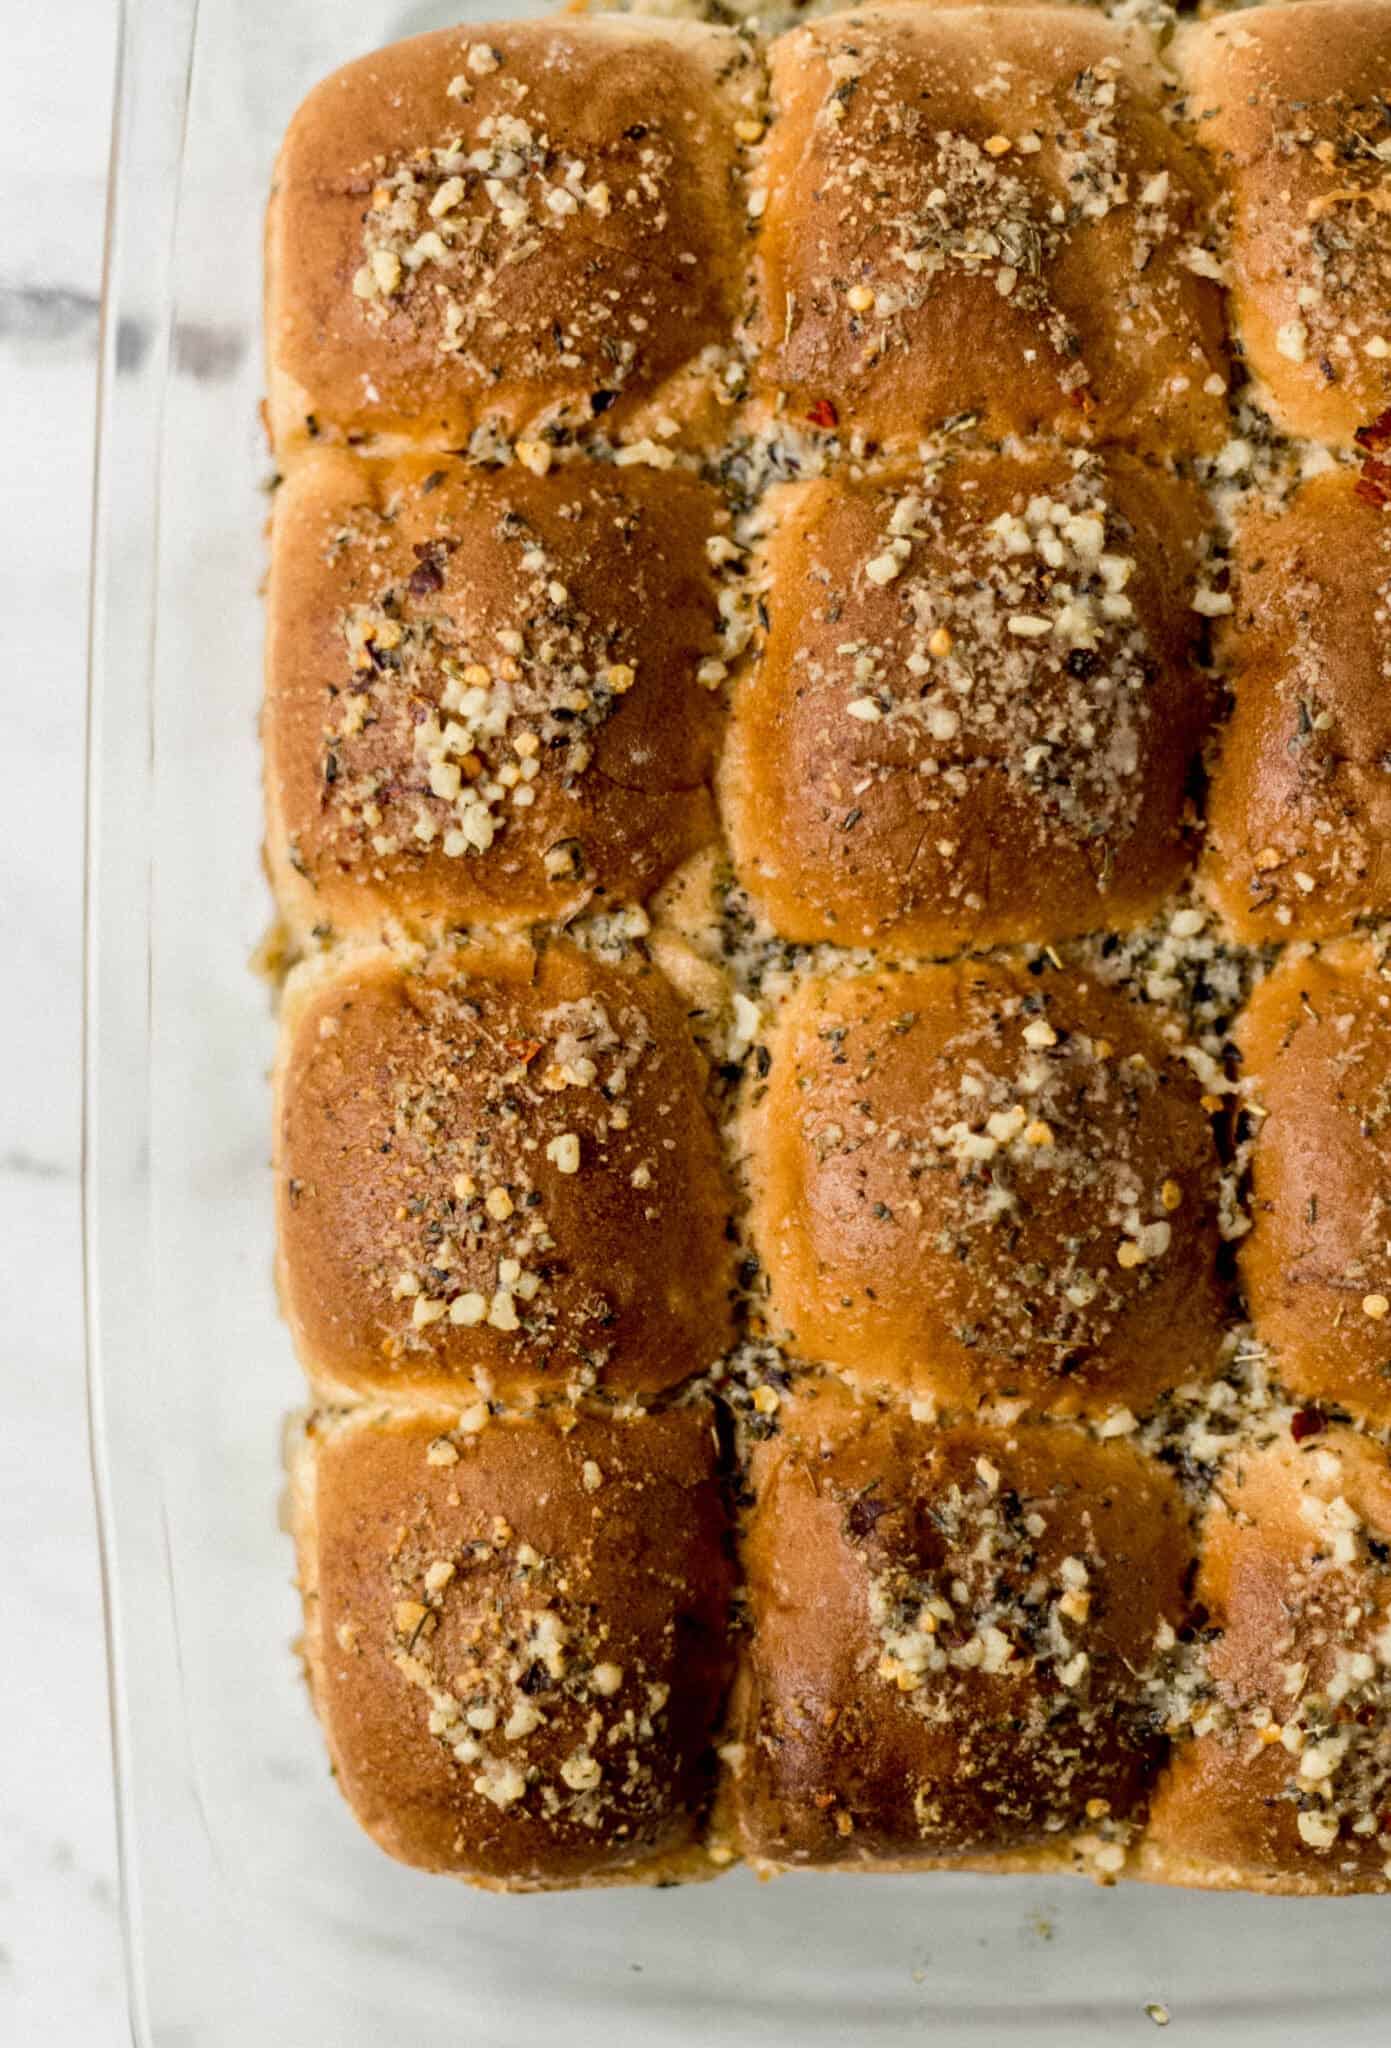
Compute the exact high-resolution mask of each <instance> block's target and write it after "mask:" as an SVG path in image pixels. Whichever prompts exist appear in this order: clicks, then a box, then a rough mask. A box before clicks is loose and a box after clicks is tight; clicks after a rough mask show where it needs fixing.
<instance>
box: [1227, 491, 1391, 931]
mask: <svg viewBox="0 0 1391 2048" xmlns="http://www.w3.org/2000/svg"><path fill="white" fill-rule="evenodd" d="M1236 565H1237V567H1236V577H1235V581H1234V586H1233V609H1232V612H1231V615H1230V617H1229V618H1228V620H1227V621H1226V626H1225V631H1224V633H1223V636H1222V648H1223V655H1224V661H1225V667H1226V671H1227V678H1228V681H1229V684H1230V687H1231V690H1232V696H1233V709H1232V715H1231V717H1230V719H1229V720H1228V721H1227V723H1226V726H1225V728H1224V730H1223V734H1222V741H1221V752H1220V756H1219V759H1218V762H1217V765H1216V767H1215V769H1214V772H1213V775H1212V780H1211V783H1210V786H1209V790H1208V801H1207V819H1208V824H1207V854H1206V859H1205V861H1204V864H1203V876H1204V881H1205V883H1206V885H1207V888H1208V890H1209V892H1210V894H1211V896H1212V898H1213V900H1214V901H1215V903H1216V904H1217V906H1218V908H1219V909H1220V910H1221V912H1222V915H1223V917H1224V918H1225V919H1226V922H1227V923H1228V925H1229V926H1230V927H1231V928H1232V930H1233V931H1234V932H1235V933H1236V934H1238V936H1239V937H1241V938H1242V939H1244V940H1247V941H1248V942H1250V943H1253V944H1261V943H1264V942H1266V941H1269V940H1272V939H1285V938H1324V937H1327V936H1328V935H1329V934H1330V933H1333V932H1338V931H1346V930H1347V929H1348V928H1349V927H1350V926H1351V925H1352V923H1353V921H1354V919H1356V918H1358V917H1360V916H1363V915H1368V914H1370V915H1380V916H1385V915H1386V913H1387V912H1388V911H1391V512H1388V511H1386V510H1384V509H1383V508H1382V507H1381V506H1379V505H1377V504H1374V503H1371V502H1369V500H1368V499H1367V498H1366V497H1365V496H1364V495H1363V494H1362V493H1361V492H1360V491H1359V488H1358V484H1357V480H1356V478H1355V476H1354V475H1352V474H1350V473H1349V472H1347V471H1346V470H1337V471H1334V472H1332V473H1330V474H1328V475H1326V476H1320V477H1317V478H1315V479H1314V481H1313V482H1311V483H1307V484H1305V485H1304V487H1303V488H1302V489H1301V490H1300V491H1298V492H1297V493H1296V494H1295V496H1294V498H1293V499H1292V500H1291V502H1290V503H1289V504H1287V505H1284V506H1282V507H1280V509H1279V510H1276V511H1266V510H1261V509H1256V510H1254V511H1252V512H1251V513H1249V514H1248V516H1247V517H1246V519H1245V520H1244V522H1243V524H1242V527H1241V531H1240V535H1239V538H1238V543H1237V555H1236Z"/></svg>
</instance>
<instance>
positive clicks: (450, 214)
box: [266, 15, 761, 454]
mask: <svg viewBox="0 0 1391 2048" xmlns="http://www.w3.org/2000/svg"><path fill="white" fill-rule="evenodd" d="M760 93H761V80H760V74H759V69H758V66H757V65H756V64H755V62H754V61H753V58H752V56H751V54H750V51H749V48H748V45H747V44H746V43H745V42H744V41H743V40H742V39H741V38H740V37H738V36H737V35H735V34H734V33H733V32H732V31H730V30H728V29H722V28H710V27H706V26H704V25H702V24H698V23H695V22H657V21H649V20H639V19H636V18H634V17H632V16H626V17H622V18H619V17H605V16H602V15H600V16H594V17H588V18H586V19H583V20H576V19H574V18H573V17H571V18H569V19H565V18H561V19H558V20H545V21H508V22H495V23H493V24H491V25H489V26H487V27H480V28H470V29H462V28H460V29H446V30H441V31H439V32H438V33H437V34H433V35H423V36H415V37H412V38H411V39H410V40H409V41H407V42H402V43H395V44H393V45H392V46H391V47H390V48H389V49H386V50H380V51H378V52H377V53H376V54H375V55H373V56H370V57H363V58H360V59H359V60H358V61H357V62H356V63H353V64H348V65H345V66H344V67H343V69H342V70H341V71H336V72H334V73H333V75H332V76H331V77H329V78H326V79H325V80H324V81H323V82H322V84H320V85H318V86H317V87H316V88H315V89H314V91H313V92H312V93H311V94H310V95H309V97H308V99H307V100H305V102H304V104H303V105H302V106H301V107H300V109H299V112H298V113H297V114H296V115H295V118H294V120H293V121H292V122H291V124H290V128H289V132H288V133H287V135H286V138H285V142H284V145H283V147H282V149H281V153H280V158H279V162H278V163H277V166H276V171H275V181H274V187H273V192H272V198H271V205H270V214H269V218H268V222H267V234H266V285H267V292H266V333H267V338H268V349H269V357H270V365H269V368H270V424H271V432H272V437H273V439H274V441H275V444H276V447H277V449H278V450H279V451H280V452H281V453H282V454H283V453H285V452H286V451H287V450H289V449H292V448H294V447H296V446H299V445H303V443H304V442H305V441H306V440H310V439H313V438H314V437H315V436H316V435H318V434H321V433H324V432H331V433H333V434H340V435H341V434H347V435H352V436H376V435H388V436H396V435H407V436H409V437H410V438H411V439H412V440H414V441H419V442H424V443H426V444H428V445H430V446H433V447H453V446H457V445H459V444H461V443H462V442H465V441H467V440H468V439H469V437H470V435H471V434H473V433H474V432H475V431H476V430H478V429H480V428H486V429H491V430H497V431H500V432H503V433H509V434H510V433H516V432H520V431H522V430H524V429H526V430H530V431H531V432H533V433H535V432H538V431H541V430H542V429H548V430H552V431H559V432H562V433H564V432H570V431H573V430H575V429H583V428H585V427H587V426H589V425H590V424H591V423H592V422H595V421H602V423H603V426H604V428H605V430H606V431H609V432H614V431H617V432H619V433H620V434H623V433H628V432H657V433H659V434H660V433H662V432H663V431H665V426H666V423H667V422H668V421H669V420H672V419H674V420H675V421H676V422H677V424H678V425H682V424H685V423H687V422H688V421H690V420H692V419H693V418H694V419H695V420H698V419H699V416H700V414H701V412H702V410H703V411H705V412H706V413H710V412H714V413H715V416H716V418H717V419H718V418H719V414H718V410H717V409H716V408H714V407H713V406H712V397H711V394H712V391H713V388H714V387H715V385H716V384H717V382H718V380H719V378H720V376H721V374H722V372H723V371H724V369H725V367H726V362H725V358H726V351H727V347H728V341H729V336H730V331H731V329H732V327H733V325H734V323H735V320H736V318H737V315H738V311H739V298H740V292H741V288H742V273H743V258H742V253H741V239H742V235H743V227H744V201H743V196H742V193H741V191H740V190H739V189H738V179H737V159H738V150H739V144H738V139H737V137H736V135H735V126H736V123H739V122H748V121H749V117H750V115H751V114H753V113H754V112H756V108H757V103H758V98H759V95H760ZM750 132H756V129H752V128H751V129H750ZM708 424H709V422H707V425H708Z"/></svg>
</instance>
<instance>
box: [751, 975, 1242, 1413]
mask: <svg viewBox="0 0 1391 2048" xmlns="http://www.w3.org/2000/svg"><path fill="white" fill-rule="evenodd" d="M1040 966H1041V970H1042V971H1041V972H1040V973H1039V974H1037V975H1034V974H1032V973H1030V972H1028V971H1027V969H1025V968H1022V967H1019V966H1016V965H1014V964H1011V963H1009V962H1004V961H1000V962H993V961H976V960H972V961H963V962H957V963H955V964H952V965H949V966H942V967H931V968H924V969H921V970H918V971H915V972H904V973H899V974H875V975H863V976H855V977H853V978H846V979H841V980H834V979H826V980H818V981H812V982H809V983H807V984H806V985H805V986H804V987H803V988H802V989H800V990H799V991H798V993H797V994H796V995H795V996H794V997H793V998H792V999H791V1000H790V1002H789V1003H788V1005H787V1008H786V1010H785V1011H784V1014H783V1016H782V1018H781V1020H780V1022H779V1024H778V1026H777V1028H776V1031H775V1032H774V1034H773V1036H772V1040H771V1047H770V1050H771V1056H772V1064H771V1070H770V1073H769V1077H768V1080H767V1082H766V1083H764V1084H761V1086H760V1087H759V1088H758V1089H756V1090H755V1091H753V1093H752V1095H751V1099H750V1103H749V1107H748V1109H747V1111H746V1127H745V1131H744V1134H743V1135H744V1144H745V1147H746V1151H747V1156H748V1165H749V1177H750V1181H751V1184H752V1214H751V1228H752V1236H753V1240H754V1242H755V1244H756V1245H757V1246H758V1248H759V1250H760V1252H761V1255H762V1258H763V1262H764V1265H765V1268H766V1272H767V1301H766V1310H765V1313H766V1316H767V1322H768V1328H769V1333H770V1334H771V1335H772V1336H773V1337H774V1338H775V1339H777V1340H779V1341H781V1342H783V1343H785V1345H786V1346H787V1348H788V1349H789V1350H791V1351H792V1352H794V1353H796V1354H799V1355H800V1356H802V1357H803V1358H810V1359H825V1360H828V1361H830V1362H832V1363H834V1364H835V1365H836V1366H837V1367H839V1368H840V1370H842V1371H843V1372H844V1373H845V1374H846V1375H847V1376H848V1377H849V1378H850V1379H852V1380H853V1381H856V1382H858V1383H861V1384H868V1385H884V1386H892V1387H896V1388H899V1389H901V1390H904V1391H906V1392H908V1393H910V1394H912V1395H915V1396H931V1397H933V1398H935V1399H936V1400H938V1401H939V1402H941V1403H942V1404H944V1405H945V1406H946V1407H948V1408H950V1409H956V1410H964V1411H966V1412H967V1413H970V1412H971V1411H973V1410H974V1409H975V1408H976V1407H977V1406H978V1405H979V1404H981V1403H982V1402H989V1401H993V1400H998V1399H1001V1398H1006V1397H1007V1398H1010V1399H1015V1400H1019V1401H1021V1402H1023V1403H1024V1404H1026V1405H1028V1406H1032V1407H1037V1408H1040V1409H1048V1410H1051V1411H1055V1412H1064V1413H1065V1412H1070V1411H1073V1410H1082V1409H1086V1410H1089V1411H1098V1410H1099V1411H1107V1410H1109V1409H1112V1408H1117V1407H1121V1406H1129V1407H1130V1408H1132V1409H1134V1410H1135V1411H1136V1412H1139V1411H1141V1410H1142V1409H1143V1408H1144V1407H1145V1406H1146V1405H1148V1403H1149V1402H1150V1401H1151V1400H1152V1398H1153V1397H1154V1396H1155V1395H1156V1394H1157V1393H1158V1392H1159V1391H1160V1390H1161V1389H1162V1388H1164V1387H1168V1386H1172V1385H1175V1384H1176V1383H1177V1382H1178V1381H1180V1380H1182V1379H1184V1378H1185V1377H1187V1376H1189V1375H1190V1374H1197V1375H1199V1376H1201V1375H1203V1374H1205V1373H1206V1372H1207V1371H1209V1370H1210V1369H1211V1368H1212V1366H1213V1364H1214V1363H1215V1359H1216V1351H1217V1342H1218V1332H1219V1329H1220V1323H1221V1314H1222V1299H1221V1293H1220V1290H1219V1287H1218V1284H1217V1279H1216V1252H1217V1221H1216V1206H1217V1184H1218V1162H1217V1155H1216V1150H1215V1147H1214V1143H1213V1138H1212V1133H1211V1129H1210V1126H1209V1122H1208V1118H1207V1115H1206V1113H1205V1111H1204V1109H1203V1107H1202V1103H1201V1101H1200V1098H1199V1091H1198V1087H1197V1084H1196V1083H1195V1082H1194V1080H1193V1078H1192V1076H1191V1074H1190V1073H1189V1072H1188V1070H1187V1068H1186V1066H1185V1065H1184V1064H1183V1062H1182V1061H1181V1060H1180V1059H1178V1058H1177V1057H1176V1056H1175V1055H1174V1054H1172V1053H1170V1052H1169V1051H1168V1049H1167V1048H1166V1047H1165V1046H1164V1044H1163V1043H1162V1041H1161V1040H1160V1039H1159V1038H1158V1036H1157V1034H1156V1033H1155V1032H1154V1031H1153V1029H1152V1028H1151V1026H1150V1025H1149V1024H1148V1022H1147V1021H1146V1019H1145V1018H1144V1017H1143V1016H1142V1014H1141V1013H1140V1012H1139V1011H1138V1010H1136V1009H1135V1008H1134V1007H1133V1006H1131V1005H1130V1004H1128V1003H1127V1002H1126V1001H1125V1000H1124V999H1123V998H1120V997H1118V996H1116V995H1114V994H1111V993H1108V992H1107V991H1105V990H1103V989H1099V988H1097V987H1095V986H1094V985H1091V984H1089V983H1087V982H1086V981H1085V980H1084V979H1082V978H1081V977H1080V976H1078V975H1076V974H1074V973H1073V972H1072V971H1071V970H1067V971H1063V972H1059V971H1056V970H1054V969H1052V968H1051V966H1050V965H1049V964H1048V963H1047V962H1046V961H1043V962H1041V963H1040Z"/></svg>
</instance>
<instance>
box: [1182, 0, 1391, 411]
mask: <svg viewBox="0 0 1391 2048" xmlns="http://www.w3.org/2000/svg"><path fill="white" fill-rule="evenodd" d="M1174 61H1175V62H1176V64H1177V65H1178V68H1179V71H1180V73H1181V75H1182V78H1183V81H1184V85H1185V89H1186V102H1185V105H1186V117H1187V125H1188V128H1189V132H1191V134H1192V135H1193V136H1194V137H1195V139H1196V140H1197V142H1198V143H1199V145H1200V146H1201V147H1202V148H1203V149H1205V150H1206V151H1207V152H1208V153H1209V155H1210V156H1211V158H1212V160H1213V164H1214V167H1215V169H1216V172H1217V174H1218V177H1219V180H1220V182H1221V184H1222V185H1223V187H1224V189H1225V190H1226V191H1227V192H1228V193H1229V194H1230V196H1231V223H1230V237H1231V258H1230V267H1231V289H1232V301H1231V305H1232V316H1233V328H1234V333H1235V337H1236V339H1237V341H1238V342H1239V343H1240V346H1241V349H1242V352H1243V354H1244V357H1245V360H1246V363H1247V366H1248V368H1249V369H1250V370H1251V371H1252V372H1253V373H1254V375H1255V377H1256V379H1257V389H1258V395H1259V396H1260V398H1261V399H1262V401H1263V403H1264V404H1265V405H1266V406H1267V407H1268V408H1269V410H1270V412H1271V414H1272V416H1273V418H1274V419H1275V421H1276V423H1277V425H1279V426H1281V427H1283V428H1285V429H1286V431H1287V432H1289V433H1292V434H1307V435H1310V436H1311V437H1313V438H1314V439H1316V440H1324V441H1329V442H1341V443H1344V444H1347V443H1350V442H1351V440H1352V438H1353V436H1354V434H1355V432H1356V430H1357V429H1358V428H1359V427H1361V426H1364V425H1366V424H1367V423H1368V422H1370V421H1373V420H1375V419H1376V418H1377V417H1378V415H1379V414H1381V413H1382V412H1384V411H1385V410H1386V408H1387V406H1388V405H1391V169H1388V160H1387V158H1386V156H1385V154H1384V151H1385V147H1386V144H1387V143H1388V141H1391V112H1389V111H1388V95H1391V10H1389V9H1388V8H1387V6H1386V4H1385V0H1307V4H1296V5H1292V6H1278V7H1261V8H1256V9H1251V10H1247V9H1242V10H1239V11H1238V12H1236V13H1233V14H1229V15H1226V16H1224V17H1219V18H1217V19H1215V20H1211V21H1208V22H1205V23H1203V24H1202V25H1201V26H1196V27H1192V28H1187V29H1183V30H1181V31H1180V33H1179V35H1178V37H1177V38H1176V40H1175V44H1174Z"/></svg>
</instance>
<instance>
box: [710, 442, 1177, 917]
mask: <svg viewBox="0 0 1391 2048" xmlns="http://www.w3.org/2000/svg"><path fill="white" fill-rule="evenodd" d="M763 516H764V518H765V520H766V523H767V529H768V532H767V538H766V541H765V542H764V544H763V547H762V550H761V557H760V560H759V562H758V563H757V564H756V567H755V573H756V574H757V575H758V576H759V578H760V579H761V584H762V586H763V587H764V588H765V589H766V595H765V597H764V599H763V603H764V609H765V613H766V616H767V618H768V622H769V623H768V627H767V632H766V635H765V636H764V639H763V644H762V646H761V649H760V650H759V652H758V654H757V658H756V659H755V660H754V661H753V662H752V663H751V665H750V667H749V670H748V672H747V673H746V675H745V676H744V678H743V680H742V681H741V682H740V683H739V685H738V688H737V691H736V696H735V712H734V718H733V721H732V729H731V733H730V739H729V744H728V746H727V747H726V749H725V752H724V755H723V761H722V769H721V791H722V809H723V813H724V819H725V824H726V828H727V830H728V833H729V837H730V842H731V846H732V850H733V855H734V860H735V864H736V866H737V868H738V871H739V875H740V879H741V880H742V881H743V883H744V885H745V887H746V888H747V889H748V891H749V892H750V894H751V895H752V896H753V898H754V899H755V901H756V902H757V903H759V904H760V906H761V907H762V909H763V910H764V912H765V914H766V915H767V917H768V918H769V920H770V921H771V923H772V924H773V925H774V926H775V928H776V929H777V931H778V932H779V933H781V934H783V935H784V936H786V937H788V938H793V939H803V940H817V939H833V940H837V941H839V942H840V943H841V944H842V945H852V946H853V945H867V944H872V945H875V946H877V947H878V948H879V949H880V951H881V952H883V953H886V954H889V955H893V954H903V953H913V952H927V953H945V952H952V951H955V950H957V949H958V948H960V947H963V946H982V945H990V944H995V943H998V942H1000V941H1002V940H1011V939H1040V940H1045V939H1055V938H1059V937H1062V936H1064V935H1066V934H1069V933H1074V932H1081V931H1086V930H1088V929H1090V928H1092V927H1095V926H1097V925H1102V924H1105V925H1110V926H1125V925H1130V924H1135V923H1137V922H1139V921H1142V920H1143V919H1144V918H1146V917H1147V916H1149V915H1150V914H1151V913H1152V912H1153V911H1154V910H1155V908H1156V907H1157V906H1158V904H1159V903H1160V901H1161V900H1162V898H1163V897H1164V896H1165V895H1166V894H1167V893H1168V891H1169V890H1170V889H1172V888H1173V887H1174V885H1175V883H1176V882H1177V881H1178V879H1179V878H1180V876H1181V875H1182V873H1183V870H1184V868H1185V866H1186V864H1187V862H1188V860H1189V858H1190V856H1191V851H1192V834H1191V830H1190V829H1188V826H1189V821H1188V806H1187V802H1186V786H1187V779H1188V776H1189V773H1190V770H1191V768H1192V766H1193V760H1194V756H1195V754H1196V752H1197V747H1198V742H1199V739H1200V736H1201V734H1202V730H1203V726H1204V723H1205V720H1206V717H1207V713H1208V709H1209V692H1208V689H1207V685H1206V682H1205V679H1204V677H1203V675H1202V674H1201V672H1200V671H1199V670H1198V669H1197V668H1196V666H1195V663H1194V655H1195V645H1196V640H1197V630H1198V626H1199V619H1198V615H1197V613H1196V612H1194V611H1193V609H1192V598H1193V594H1194V573H1195V561H1196V557H1197V553H1198V547H1199V540H1200V534H1201V525H1200V520H1199V515H1198V511H1197V508H1196V506H1195V503H1194V500H1193V497H1192V496H1191V494H1190V493H1189V492H1187V491H1186V490H1184V489H1183V488H1182V487H1180V486H1178V485H1176V484H1174V483H1173V482H1171V481H1170V480H1168V479H1166V478H1163V477H1160V476H1157V475H1155V474H1154V473H1153V472H1151V471H1149V470H1147V469H1145V468H1143V467H1142V466H1141V465H1140V464H1139V463H1137V462H1134V461H1131V460H1128V459H1126V458H1123V457H1118V458H1116V459H1115V460H1113V461H1110V462H1107V463H1105V464H1103V463H1102V462H1100V461H1098V460H1096V459H1094V458H1088V457H1086V456H1083V455H1077V456H1069V455H1068V454H1066V453H1062V452H1057V451H1052V452H1047V453H1035V454H1031V455H1029V456H1027V457H1023V456H1011V455H1003V454H999V455H988V454H971V455H967V454H961V455H958V456H954V457H952V458H949V459H947V460H945V461H943V462H942V463H940V464H936V465H932V466H930V467H929V468H928V469H927V471H926V472H924V471H923V470H922V469H921V468H912V467H904V468H902V469H901V470H898V471H896V472H892V473H890V474H889V475H888V476H884V475H882V474H879V475H876V476H874V477H873V478H872V479H870V478H867V479H864V480H862V481H858V482H850V481H846V480H843V479H841V478H839V477H835V478H832V477H821V478H817V479H816V480H815V481H812V482H808V483H797V484H789V485H784V486H782V487H781V488H779V489H777V490H774V491H773V492H771V493H770V494H769V496H768V497H767V498H766V499H765V500H764V506H763Z"/></svg>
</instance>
